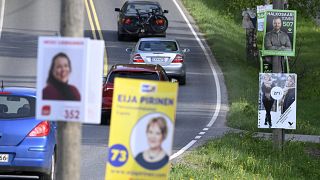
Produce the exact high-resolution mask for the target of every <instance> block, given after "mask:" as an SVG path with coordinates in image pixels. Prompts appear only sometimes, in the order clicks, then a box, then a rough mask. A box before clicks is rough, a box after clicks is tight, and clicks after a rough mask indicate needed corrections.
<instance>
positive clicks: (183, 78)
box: [179, 76, 186, 85]
mask: <svg viewBox="0 0 320 180" xmlns="http://www.w3.org/2000/svg"><path fill="white" fill-rule="evenodd" d="M179 84H180V85H185V84H186V76H183V77H181V78H179Z"/></svg>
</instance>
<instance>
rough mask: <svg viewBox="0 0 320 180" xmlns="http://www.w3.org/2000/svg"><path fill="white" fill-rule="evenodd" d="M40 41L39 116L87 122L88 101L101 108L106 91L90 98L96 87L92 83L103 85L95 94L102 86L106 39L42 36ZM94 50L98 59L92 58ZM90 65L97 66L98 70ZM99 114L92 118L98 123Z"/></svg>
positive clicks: (38, 70)
mask: <svg viewBox="0 0 320 180" xmlns="http://www.w3.org/2000/svg"><path fill="white" fill-rule="evenodd" d="M38 44H39V45H38V63H37V105H36V106H37V109H36V117H37V119H45V120H55V121H75V122H85V121H86V120H88V115H86V114H87V113H89V110H90V108H87V107H86V106H87V105H88V103H90V102H91V105H93V104H94V105H95V106H94V107H96V108H98V109H99V107H100V106H101V99H102V93H101V94H100V95H98V96H99V98H92V99H91V100H89V93H90V92H91V93H93V91H92V90H91V89H90V87H88V86H89V84H94V85H97V87H96V88H99V87H100V88H99V89H96V90H95V91H94V92H95V94H99V92H100V91H101V89H102V78H101V77H102V63H101V62H103V47H104V46H103V42H98V41H92V42H91V40H90V39H88V38H66V37H39V41H38ZM91 45H92V46H94V49H95V50H94V51H93V49H92V47H91ZM91 54H93V55H94V54H96V55H95V56H94V57H95V59H93V60H92V59H91V58H92V56H91ZM89 60H90V61H91V62H89ZM100 61H101V62H100ZM90 64H95V65H97V66H96V67H92V66H91V65H90ZM100 67H101V72H100V71H99V69H100ZM90 68H95V72H92V70H90ZM90 72H91V74H89V73H90ZM91 96H92V95H91ZM92 102H94V103H92ZM100 109H101V107H100ZM100 111H101V110H100ZM90 112H92V110H91V111H90ZM94 112H95V113H94V114H98V113H99V112H98V111H94ZM91 114H92V113H91ZM100 114H101V112H100ZM100 114H99V117H100ZM97 118H98V116H97V115H96V116H95V117H94V118H93V119H92V120H93V121H94V123H99V122H100V118H99V119H97Z"/></svg>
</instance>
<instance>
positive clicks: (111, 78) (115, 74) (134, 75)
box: [108, 71, 159, 83]
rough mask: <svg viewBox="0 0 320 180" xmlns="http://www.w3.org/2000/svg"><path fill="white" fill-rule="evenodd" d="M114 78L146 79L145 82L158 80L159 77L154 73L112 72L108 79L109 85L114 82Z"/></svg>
mask: <svg viewBox="0 0 320 180" xmlns="http://www.w3.org/2000/svg"><path fill="white" fill-rule="evenodd" d="M115 77H122V78H133V79H146V80H159V75H158V74H157V73H156V72H124V71H120V72H119V71H117V72H112V73H111V74H110V76H109V78H108V82H109V83H113V82H114V78H115Z"/></svg>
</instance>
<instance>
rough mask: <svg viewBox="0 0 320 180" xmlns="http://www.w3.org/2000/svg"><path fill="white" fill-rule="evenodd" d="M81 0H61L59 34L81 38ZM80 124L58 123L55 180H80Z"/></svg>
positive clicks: (82, 11) (82, 12) (82, 5)
mask: <svg viewBox="0 0 320 180" xmlns="http://www.w3.org/2000/svg"><path fill="white" fill-rule="evenodd" d="M83 15H84V2H83V0H61V21H60V32H61V35H62V36H66V37H83ZM80 149H81V124H80V123H78V122H58V148H57V150H58V155H57V174H56V179H57V180H79V179H80V165H81V163H80V161H81V159H80Z"/></svg>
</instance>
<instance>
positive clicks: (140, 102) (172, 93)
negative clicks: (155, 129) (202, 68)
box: [105, 78, 178, 180]
mask: <svg viewBox="0 0 320 180" xmlns="http://www.w3.org/2000/svg"><path fill="white" fill-rule="evenodd" d="M177 94H178V83H171V82H160V81H148V80H137V79H125V78H116V79H115V84H114V92H113V102H112V113H111V124H110V135H109V152H108V162H107V166H106V178H105V179H107V180H110V179H111V180H113V179H115V180H118V179H128V180H129V179H130V180H135V179H137V180H138V179H139V180H144V179H145V180H147V179H152V180H153V179H161V180H163V179H167V178H168V172H169V164H170V163H169V161H168V162H167V163H165V164H164V165H161V166H160V167H156V168H155V166H153V167H151V166H150V167H149V166H143V165H141V164H139V163H138V162H137V160H136V159H135V156H136V155H137V154H138V153H139V151H142V150H143V148H145V147H147V145H146V144H147V143H146V141H147V140H146V127H147V122H148V121H149V120H148V119H150V118H154V117H159V116H161V117H163V119H165V121H166V124H167V130H168V133H167V136H166V138H165V140H164V141H163V142H162V149H163V150H164V152H165V153H166V154H167V155H168V156H170V154H171V149H172V143H173V132H174V121H175V116H176V106H177Z"/></svg>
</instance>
